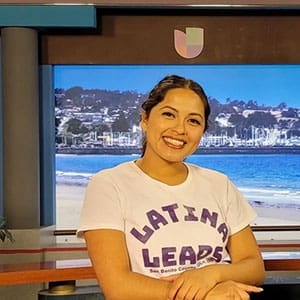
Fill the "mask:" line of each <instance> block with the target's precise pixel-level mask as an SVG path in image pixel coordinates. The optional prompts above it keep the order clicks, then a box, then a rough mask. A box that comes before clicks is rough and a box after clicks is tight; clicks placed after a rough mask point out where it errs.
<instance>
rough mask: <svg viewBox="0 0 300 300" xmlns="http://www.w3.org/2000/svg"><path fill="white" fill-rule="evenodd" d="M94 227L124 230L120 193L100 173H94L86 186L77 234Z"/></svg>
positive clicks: (107, 177) (110, 181) (114, 185)
mask: <svg viewBox="0 0 300 300" xmlns="http://www.w3.org/2000/svg"><path fill="white" fill-rule="evenodd" d="M95 229H116V230H121V231H124V218H123V214H122V209H121V199H120V193H119V191H118V189H117V186H116V184H114V182H113V181H112V180H111V179H110V178H109V176H103V175H102V174H96V175H94V176H93V177H92V179H91V180H90V182H89V184H88V186H87V189H86V192H85V199H84V203H83V207H82V210H81V216H80V224H79V228H78V230H77V236H78V237H82V236H83V233H84V232H85V231H87V230H95Z"/></svg>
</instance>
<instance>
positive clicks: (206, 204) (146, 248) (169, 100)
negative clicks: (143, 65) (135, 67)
mask: <svg viewBox="0 0 300 300" xmlns="http://www.w3.org/2000/svg"><path fill="white" fill-rule="evenodd" d="M209 114H210V108H209V104H208V101H207V97H206V95H205V93H204V91H203V90H202V88H201V87H200V86H199V85H198V84H197V83H196V82H194V81H192V80H187V79H185V78H183V77H180V76H176V75H170V76H167V77H165V78H164V79H162V80H161V81H160V82H159V83H158V84H157V85H156V86H155V87H154V88H153V90H152V91H151V92H150V94H149V97H148V99H147V100H146V101H145V103H144V104H143V105H142V116H141V127H142V130H143V133H144V137H145V140H144V145H143V146H144V147H143V153H142V157H141V158H140V159H138V160H136V161H132V162H127V163H123V164H121V165H119V166H117V167H115V168H112V169H108V170H104V171H101V172H99V173H98V174H96V175H95V176H94V177H93V178H92V180H91V182H90V183H89V186H88V188H87V191H86V199H85V202H84V206H83V210H82V216H81V224H80V228H79V231H78V234H79V236H80V235H84V238H85V240H86V243H87V247H88V251H89V255H90V258H91V261H92V264H93V266H94V269H95V271H96V274H97V278H98V280H99V284H100V285H101V288H102V290H103V293H104V295H105V297H106V299H107V300H118V299H120V300H129V299H130V300H148V299H149V300H156V299H157V300H167V299H169V300H179V299H185V300H192V299H193V300H201V299H205V300H222V299H249V293H251V292H260V291H261V290H262V289H260V288H258V287H257V285H260V284H262V282H263V280H264V266H263V261H262V258H261V255H260V251H259V248H258V246H257V244H256V241H255V238H254V237H253V234H252V232H251V229H250V227H249V223H250V222H251V221H252V220H253V219H254V218H255V217H256V215H255V213H254V211H253V209H252V208H251V207H250V206H249V204H248V203H247V202H246V201H245V199H244V198H243V197H242V195H241V194H240V193H239V192H238V190H237V189H236V188H235V187H234V185H233V184H232V183H231V182H230V181H229V180H228V178H227V177H226V176H225V175H223V174H221V173H218V172H216V171H212V170H208V169H204V168H201V167H198V166H194V165H191V164H188V163H185V162H184V160H185V158H186V157H188V156H189V155H191V154H192V153H193V152H194V151H195V150H196V149H197V147H198V145H199V143H200V140H201V137H202V136H203V133H204V132H205V130H206V128H207V120H208V116H209ZM228 256H229V257H230V263H229V261H228Z"/></svg>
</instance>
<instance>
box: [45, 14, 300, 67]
mask: <svg viewBox="0 0 300 300" xmlns="http://www.w3.org/2000/svg"><path fill="white" fill-rule="evenodd" d="M154 12H155V11H153V10H151V11H150V12H144V13H142V14H134V13H128V14H125V13H123V14H113V13H111V14H109V13H103V14H102V15H101V14H99V16H98V29H97V30H95V32H93V33H91V32H85V33H84V32H79V31H78V30H77V31H76V30H75V31H72V32H69V33H66V34H63V33H62V32H59V34H55V33H49V32H48V33H44V34H42V35H41V63H43V64H243V63H249V64H273V63H283V64H289V63H300V39H299V38H298V36H299V32H300V12H299V15H298V14H297V13H295V12H293V13H291V14H290V15H289V14H286V13H285V14H281V13H280V12H277V13H276V12H275V13H274V12H273V13H265V14H264V13H258V14H256V13H250V14H246V13H242V14H241V15H239V14H236V13H235V14H231V13H226V12H224V11H223V12H222V13H221V12H220V13H218V14H217V13H216V12H215V13H213V12H212V11H210V13H209V14H204V13H203V12H202V13H201V14H200V13H199V12H191V11H189V12H186V14H184V11H181V13H180V14H178V15H175V14H174V11H172V13H173V14H170V15H168V12H165V13H164V14H162V15H159V14H154ZM186 27H202V28H204V39H205V45H204V50H203V52H202V53H201V54H200V55H199V56H198V57H196V58H193V59H184V58H182V57H180V56H179V55H178V54H177V53H176V51H175V49H174V41H173V32H174V29H180V30H185V28H186ZM82 33H83V34H82Z"/></svg>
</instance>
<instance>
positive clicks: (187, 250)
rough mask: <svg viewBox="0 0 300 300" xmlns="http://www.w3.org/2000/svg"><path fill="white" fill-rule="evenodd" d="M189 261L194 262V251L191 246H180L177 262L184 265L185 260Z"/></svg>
mask: <svg viewBox="0 0 300 300" xmlns="http://www.w3.org/2000/svg"><path fill="white" fill-rule="evenodd" d="M187 260H188V261H190V263H191V264H195V263H196V253H195V251H194V249H193V247H191V246H189V247H182V249H181V252H180V256H179V264H180V265H184V264H185V263H186V261H187Z"/></svg>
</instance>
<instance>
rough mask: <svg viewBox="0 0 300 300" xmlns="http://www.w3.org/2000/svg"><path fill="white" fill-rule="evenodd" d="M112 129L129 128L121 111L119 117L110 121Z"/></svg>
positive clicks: (126, 129) (124, 129)
mask: <svg viewBox="0 0 300 300" xmlns="http://www.w3.org/2000/svg"><path fill="white" fill-rule="evenodd" d="M112 130H113V131H123V132H126V131H128V130H129V124H128V121H127V119H126V118H125V115H124V113H123V112H121V113H120V115H119V117H118V118H117V119H116V120H115V121H114V122H113V123H112Z"/></svg>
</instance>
